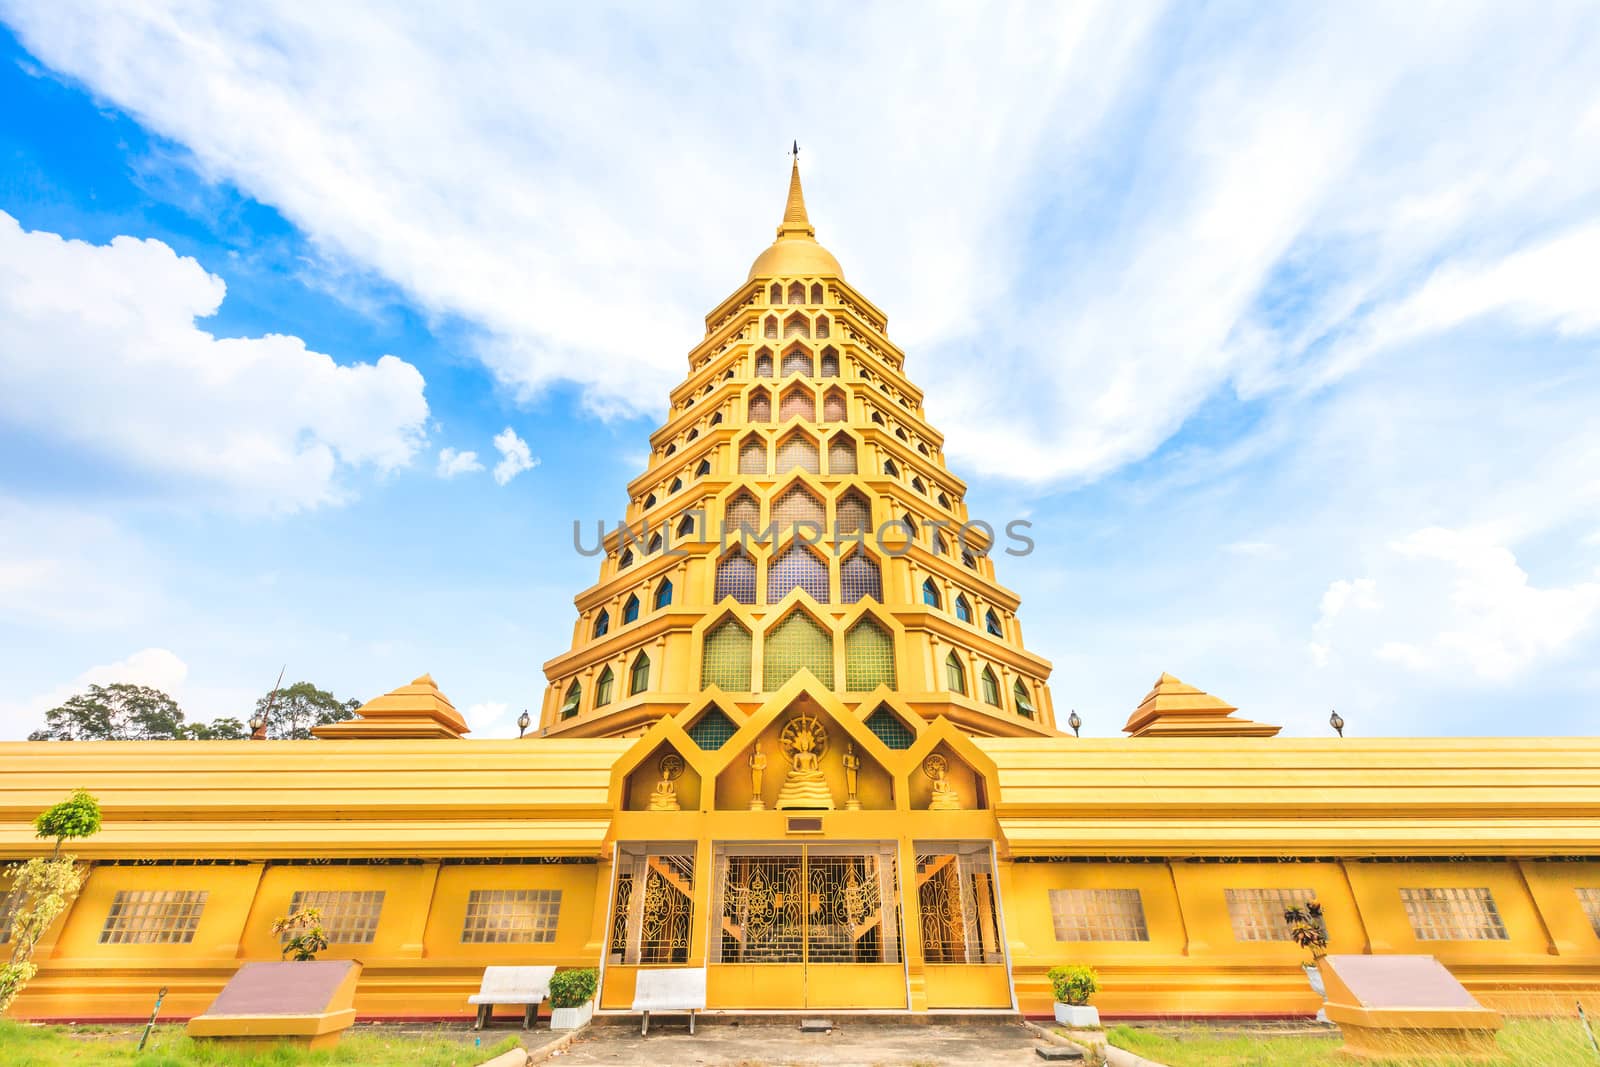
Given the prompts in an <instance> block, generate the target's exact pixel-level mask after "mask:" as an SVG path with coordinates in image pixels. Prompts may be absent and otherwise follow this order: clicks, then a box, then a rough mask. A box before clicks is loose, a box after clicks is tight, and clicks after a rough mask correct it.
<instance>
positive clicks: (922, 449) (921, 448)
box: [917, 441, 949, 507]
mask: <svg viewBox="0 0 1600 1067" xmlns="http://www.w3.org/2000/svg"><path fill="white" fill-rule="evenodd" d="M917 451H918V452H921V453H922V454H923V455H924V456H931V455H933V453H931V452H929V451H928V446H927V445H925V444H923V443H922V442H921V441H918V442H917ZM946 506H947V507H948V506H949V505H946Z"/></svg>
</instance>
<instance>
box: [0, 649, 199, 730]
mask: <svg viewBox="0 0 1600 1067" xmlns="http://www.w3.org/2000/svg"><path fill="white" fill-rule="evenodd" d="M188 677H189V665H188V664H187V663H185V662H184V661H183V660H182V659H180V658H179V657H178V655H177V653H175V652H173V651H171V650H170V649H165V648H145V649H140V650H139V651H138V652H135V653H133V654H132V655H130V656H128V657H127V658H126V659H121V660H118V661H116V662H115V663H102V664H100V665H98V666H94V667H90V668H89V669H88V670H86V671H84V672H83V673H81V674H79V675H78V676H77V677H76V678H73V679H72V680H71V681H69V682H65V683H63V684H61V685H58V686H55V687H54V688H52V689H50V690H49V691H48V692H44V693H40V694H39V695H37V696H35V697H33V698H31V699H28V700H24V701H22V702H21V703H19V704H0V738H8V737H19V738H20V737H26V736H27V735H28V734H29V733H30V732H31V731H33V730H37V729H39V728H40V727H42V726H43V725H44V713H45V712H46V711H49V710H50V709H51V708H53V707H57V706H59V705H60V704H61V703H62V702H63V701H65V700H66V699H67V698H68V697H71V696H73V695H74V694H76V693H81V692H83V691H84V690H86V689H88V688H89V687H90V686H91V685H114V684H116V683H118V682H126V683H128V684H129V685H147V686H150V687H152V688H155V689H160V690H161V691H162V692H164V693H166V694H167V695H168V696H173V697H176V696H178V695H179V694H180V693H181V692H182V689H183V684H184V682H185V681H186V680H187V679H188Z"/></svg>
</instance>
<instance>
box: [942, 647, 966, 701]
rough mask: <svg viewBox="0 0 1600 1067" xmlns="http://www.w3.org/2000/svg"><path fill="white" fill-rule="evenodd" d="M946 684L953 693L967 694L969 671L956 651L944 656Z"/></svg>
mask: <svg viewBox="0 0 1600 1067" xmlns="http://www.w3.org/2000/svg"><path fill="white" fill-rule="evenodd" d="M944 686H945V688H946V689H948V690H950V692H952V693H959V694H961V695H962V696H966V695H967V672H966V670H965V669H964V668H963V667H962V666H961V659H960V657H959V656H957V655H956V654H955V653H954V652H952V653H950V654H949V655H948V656H946V657H945V658H944Z"/></svg>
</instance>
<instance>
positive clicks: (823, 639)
mask: <svg viewBox="0 0 1600 1067" xmlns="http://www.w3.org/2000/svg"><path fill="white" fill-rule="evenodd" d="M801 670H808V671H810V672H811V673H812V674H814V675H816V677H817V680H818V681H819V682H821V683H822V684H823V685H825V686H827V687H828V688H829V689H832V688H833V639H832V638H831V637H830V636H829V634H828V631H826V630H824V629H823V628H822V626H821V625H819V624H818V623H817V621H816V620H815V619H813V618H812V617H811V616H809V615H807V614H806V613H805V612H803V611H792V612H790V613H789V615H788V617H787V618H785V619H784V620H783V621H782V622H780V623H778V625H776V626H774V627H773V628H772V629H770V630H768V631H767V639H766V642H765V645H764V647H763V650H762V657H761V687H762V689H763V691H765V692H768V693H770V692H772V691H773V690H775V689H779V688H782V686H783V683H785V682H787V681H788V680H789V679H790V678H793V677H794V676H795V675H796V674H797V673H799V672H800V671H801Z"/></svg>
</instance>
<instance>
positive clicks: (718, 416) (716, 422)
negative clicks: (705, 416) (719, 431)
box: [706, 370, 733, 426]
mask: <svg viewBox="0 0 1600 1067" xmlns="http://www.w3.org/2000/svg"><path fill="white" fill-rule="evenodd" d="M728 377H730V378H732V377H733V371H731V370H730V371H729V372H728ZM706 425H707V426H720V425H722V412H720V411H716V412H712V414H711V421H710V422H708V423H706Z"/></svg>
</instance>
